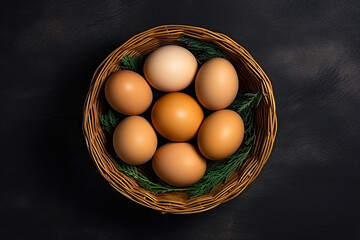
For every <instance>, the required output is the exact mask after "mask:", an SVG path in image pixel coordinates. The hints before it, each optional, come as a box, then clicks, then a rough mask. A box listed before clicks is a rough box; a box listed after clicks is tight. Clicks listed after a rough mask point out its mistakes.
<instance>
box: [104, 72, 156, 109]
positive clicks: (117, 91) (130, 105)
mask: <svg viewBox="0 0 360 240" xmlns="http://www.w3.org/2000/svg"><path fill="white" fill-rule="evenodd" d="M105 97H106V99H107V101H108V103H109V104H110V106H111V107H112V108H113V109H115V110H116V111H118V112H120V113H122V114H125V115H138V114H141V113H143V112H145V111H146V109H148V108H149V106H150V104H151V102H152V98H153V95H152V91H151V88H150V86H149V84H148V83H147V82H146V80H145V79H144V78H143V77H142V76H141V75H140V74H138V73H136V72H133V71H129V70H120V71H118V72H115V73H113V74H111V76H110V77H109V78H108V80H107V81H106V84H105Z"/></svg>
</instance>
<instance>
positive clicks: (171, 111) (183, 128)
mask: <svg viewBox="0 0 360 240" xmlns="http://www.w3.org/2000/svg"><path fill="white" fill-rule="evenodd" d="M203 118H204V114H203V111H202V109H201V107H200V106H199V104H198V103H197V102H196V101H195V100H194V99H193V98H192V97H190V96H189V95H187V94H185V93H180V92H175V93H168V94H166V95H164V96H162V97H161V98H160V99H159V100H158V101H157V102H156V103H155V104H154V106H153V109H152V111H151V120H152V123H153V125H154V127H155V129H156V130H157V131H158V132H159V133H160V134H161V135H162V136H164V137H166V138H168V139H170V140H173V141H186V140H189V139H191V138H193V137H194V136H195V135H196V132H197V131H198V129H199V127H200V124H201V122H202V120H203Z"/></svg>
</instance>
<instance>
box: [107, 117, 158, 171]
mask: <svg viewBox="0 0 360 240" xmlns="http://www.w3.org/2000/svg"><path fill="white" fill-rule="evenodd" d="M113 146H114V149H115V152H116V154H117V155H118V157H119V158H120V159H121V160H123V161H124V162H126V163H128V164H130V165H140V164H143V163H145V162H147V161H149V160H150V159H151V157H152V156H153V155H154V153H155V151H156V147H157V136H156V133H155V131H154V129H153V128H152V126H151V125H150V123H149V122H148V121H147V120H146V119H145V118H143V117H140V116H130V117H127V118H125V119H124V120H122V121H121V122H120V123H119V124H118V126H117V127H116V129H115V131H114V135H113Z"/></svg>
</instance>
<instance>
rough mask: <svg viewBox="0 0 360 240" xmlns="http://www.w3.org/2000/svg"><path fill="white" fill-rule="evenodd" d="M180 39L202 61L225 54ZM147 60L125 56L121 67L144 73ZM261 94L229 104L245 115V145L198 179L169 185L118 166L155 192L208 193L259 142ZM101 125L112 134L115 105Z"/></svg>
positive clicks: (213, 163) (133, 168) (211, 165)
mask: <svg viewBox="0 0 360 240" xmlns="http://www.w3.org/2000/svg"><path fill="white" fill-rule="evenodd" d="M178 41H181V42H183V43H184V45H185V47H186V48H187V49H189V50H190V51H191V52H192V53H193V54H194V55H195V57H196V58H197V59H198V60H199V61H200V62H205V61H207V60H209V59H211V58H214V57H223V58H225V54H224V53H223V52H222V51H221V50H220V49H219V48H218V47H217V46H216V45H214V44H212V43H206V42H201V41H197V40H195V39H192V38H188V37H182V38H180V39H179V40H178ZM143 64H144V57H143V56H133V57H128V56H125V57H123V58H122V61H121V68H122V69H128V70H132V71H136V72H138V73H142V66H143ZM261 98H262V95H261V93H260V92H258V93H246V94H240V93H239V94H238V95H237V97H236V99H235V100H234V102H233V103H232V104H231V105H230V106H229V108H230V109H232V110H234V111H236V112H237V113H238V114H239V115H240V116H241V117H242V119H243V121H244V124H245V139H244V143H243V144H242V147H241V148H240V149H239V150H238V151H237V152H236V153H235V154H233V155H232V156H230V157H228V158H227V159H224V160H222V161H211V162H209V164H208V167H207V170H206V173H205V175H204V176H203V177H202V178H201V179H200V181H198V182H197V183H195V184H193V185H191V186H189V187H185V188H178V187H172V186H170V185H167V184H165V183H163V182H161V181H160V180H155V181H153V180H150V179H149V178H148V177H147V176H146V175H144V174H143V173H142V172H140V171H139V169H138V168H137V167H136V166H132V165H128V164H126V163H124V162H122V161H121V160H119V161H118V165H117V166H116V167H117V169H118V170H119V171H121V172H123V173H124V174H126V175H127V176H129V177H132V178H134V179H135V180H136V181H137V182H138V183H139V185H140V186H141V187H143V188H145V189H148V190H149V191H151V192H153V193H165V192H173V191H186V192H188V193H189V195H190V197H197V196H201V195H203V194H207V193H209V192H211V191H212V190H214V189H215V188H216V186H218V185H219V184H220V183H222V182H225V181H226V180H228V179H229V177H230V176H231V174H232V173H233V172H234V171H235V170H236V169H238V168H239V167H240V166H241V164H242V163H243V161H244V160H245V159H246V157H247V156H248V154H249V152H250V151H251V148H252V147H253V146H254V144H255V142H256V133H255V129H254V117H253V112H254V109H256V107H257V106H258V105H259V103H260V101H261ZM99 119H100V122H101V126H102V128H103V129H104V130H105V131H106V132H108V133H109V134H110V135H111V134H112V132H113V131H114V129H115V127H116V125H117V124H118V123H119V121H120V117H119V115H118V113H116V112H115V111H113V110H112V109H110V110H108V112H106V113H103V114H102V115H100V117H99Z"/></svg>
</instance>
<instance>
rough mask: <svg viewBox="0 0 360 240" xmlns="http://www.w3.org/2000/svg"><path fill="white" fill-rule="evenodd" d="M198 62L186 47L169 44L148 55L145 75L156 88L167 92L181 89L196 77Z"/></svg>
mask: <svg viewBox="0 0 360 240" xmlns="http://www.w3.org/2000/svg"><path fill="white" fill-rule="evenodd" d="M196 71H197V62H196V58H195V57H194V55H193V54H192V53H191V52H190V51H189V50H187V49H186V48H183V47H180V46H176V45H167V46H163V47H160V48H158V49H157V50H155V51H154V52H152V53H151V54H150V55H149V57H147V59H146V61H145V64H144V75H145V78H146V79H147V80H148V81H149V83H150V84H151V85H152V86H153V87H154V88H156V89H158V90H161V91H165V92H176V91H180V90H182V89H184V88H186V87H187V86H189V85H190V83H191V82H192V81H193V80H194V79H195V76H196Z"/></svg>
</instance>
